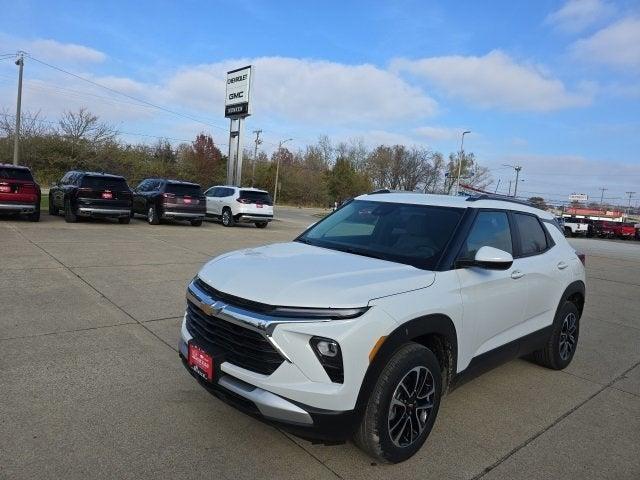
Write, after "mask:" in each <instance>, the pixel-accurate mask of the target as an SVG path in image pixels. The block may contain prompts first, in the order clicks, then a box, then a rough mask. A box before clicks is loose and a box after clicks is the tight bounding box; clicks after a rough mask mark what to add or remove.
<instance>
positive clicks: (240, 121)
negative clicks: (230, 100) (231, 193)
mask: <svg viewBox="0 0 640 480" xmlns="http://www.w3.org/2000/svg"><path fill="white" fill-rule="evenodd" d="M243 120H244V119H243V118H242V117H240V118H238V130H237V132H236V136H237V142H238V143H237V144H236V175H235V182H234V185H236V186H238V187H241V186H242V127H243V124H244V121H243Z"/></svg>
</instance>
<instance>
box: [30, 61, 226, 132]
mask: <svg viewBox="0 0 640 480" xmlns="http://www.w3.org/2000/svg"><path fill="white" fill-rule="evenodd" d="M29 57H30V58H31V59H32V60H34V61H36V62H38V63H40V64H42V65H45V66H47V67H49V68H52V69H54V70H57V71H59V72H62V73H65V74H67V75H70V76H72V77H74V78H77V79H79V80H82V81H83V82H87V83H89V84H91V85H94V86H96V87H100V88H103V89H105V90H108V91H110V92H112V93H115V94H117V95H122V96H123V97H126V98H129V99H131V100H134V101H136V102H140V103H143V104H145V105H148V106H150V107H153V108H156V109H158V110H162V111H164V112H167V113H170V114H172V115H177V116H179V117H182V118H186V119H187V120H192V121H194V122H198V123H202V124H203V125H207V126H209V127H214V128H218V129H220V130H224V131H226V130H227V128H225V127H221V126H220V125H215V124H213V123H208V122H205V121H202V120H200V119H198V118H197V117H193V116H191V115H188V114H185V113H181V112H177V111H175V110H171V109H170V108H167V107H163V106H162V105H157V104H155V103H152V102H149V101H147V100H143V99H141V98H137V97H134V96H133V95H129V94H128V93H123V92H120V91H119V90H116V89H114V88H111V87H107V86H106V85H103V84H101V83H98V82H94V81H93V80H89V79H88V78H85V77H82V76H80V75H78V74H75V73H73V72H69V71H68V70H65V69H63V68H60V67H57V66H55V65H51V64H50V63H47V62H44V61H42V60H40V59H38V58H36V57H33V56H31V55H30V56H29Z"/></svg>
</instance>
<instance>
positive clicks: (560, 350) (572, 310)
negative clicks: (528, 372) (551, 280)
mask: <svg viewBox="0 0 640 480" xmlns="http://www.w3.org/2000/svg"><path fill="white" fill-rule="evenodd" d="M579 334H580V312H579V311H578V307H576V305H575V304H574V303H572V302H569V301H567V302H565V303H564V304H563V305H562V306H561V307H560V308H559V309H558V312H557V313H556V317H555V319H554V321H553V331H552V333H551V336H550V337H549V340H548V341H547V344H546V345H545V347H544V348H543V349H542V350H537V351H535V352H533V359H534V361H535V362H536V363H537V364H538V365H542V366H543V367H547V368H551V369H553V370H562V369H563V368H566V367H567V366H568V365H569V364H570V363H571V360H573V355H574V354H575V353H576V348H577V346H578V335H579Z"/></svg>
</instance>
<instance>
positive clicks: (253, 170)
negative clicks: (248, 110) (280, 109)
mask: <svg viewBox="0 0 640 480" xmlns="http://www.w3.org/2000/svg"><path fill="white" fill-rule="evenodd" d="M253 133H255V134H256V139H255V140H254V142H255V144H256V147H255V149H254V150H253V165H252V166H251V186H252V187H253V186H254V184H255V180H256V160H257V159H258V145H260V144H261V143H262V140H260V134H261V133H262V130H254V131H253Z"/></svg>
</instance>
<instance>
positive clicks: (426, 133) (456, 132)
mask: <svg viewBox="0 0 640 480" xmlns="http://www.w3.org/2000/svg"><path fill="white" fill-rule="evenodd" d="M464 130H465V129H464V128H451V127H430V126H427V127H418V128H415V129H414V130H413V131H414V133H416V134H417V135H418V136H419V137H422V138H424V139H426V140H433V141H442V140H456V139H460V135H461V134H462V132H463V131H464Z"/></svg>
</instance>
